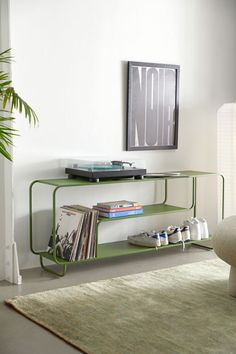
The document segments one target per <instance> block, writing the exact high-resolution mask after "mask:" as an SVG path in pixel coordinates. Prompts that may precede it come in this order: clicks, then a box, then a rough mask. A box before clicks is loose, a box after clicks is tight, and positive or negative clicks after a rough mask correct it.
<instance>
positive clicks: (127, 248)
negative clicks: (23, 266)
mask: <svg viewBox="0 0 236 354" xmlns="http://www.w3.org/2000/svg"><path fill="white" fill-rule="evenodd" d="M179 172H180V175H178V176H162V177H157V178H144V179H130V178H123V179H119V180H105V181H100V182H90V181H88V180H86V179H82V178H75V179H69V178H63V179H40V180H35V181H33V182H32V183H31V184H30V188H29V236H30V249H31V251H32V252H33V253H34V254H36V255H39V257H40V264H41V267H42V268H43V269H44V270H45V271H47V272H50V273H53V274H56V275H58V276H63V275H64V274H65V272H66V270H67V266H68V265H69V264H73V263H78V262H87V261H91V260H92V259H89V260H83V261H76V262H69V261H66V260H64V259H61V258H59V257H57V256H56V248H55V244H56V240H55V238H56V237H55V228H56V225H55V224H56V208H57V192H58V190H59V189H61V188H81V187H91V188H92V187H93V186H95V185H96V186H97V185H102V186H105V185H107V184H127V185H128V184H130V183H131V184H133V183H137V184H142V183H151V182H152V183H164V186H165V188H164V196H163V201H162V202H161V203H158V204H151V205H145V206H144V213H143V214H141V215H135V216H125V217H119V218H115V219H109V218H99V219H98V222H97V226H96V237H97V247H96V257H95V258H94V259H102V258H107V257H115V256H122V255H128V254H134V253H140V252H149V251H152V252H153V251H155V249H154V248H148V247H140V246H134V245H131V244H129V243H128V242H127V241H119V242H112V243H105V244H99V240H98V237H99V235H98V229H99V225H100V224H101V223H105V222H114V223H117V222H121V220H123V219H132V218H141V217H148V216H154V215H162V214H169V213H176V212H184V211H188V210H192V211H193V216H196V215H197V211H196V208H197V205H196V204H197V203H196V196H197V180H198V178H200V177H207V176H210V175H215V176H218V177H220V178H221V179H222V189H221V193H222V196H221V200H222V205H221V212H222V219H223V218H224V189H225V181H224V177H223V175H217V174H216V173H212V172H201V171H188V170H187V171H179ZM176 178H178V179H179V178H181V179H182V178H183V179H191V180H192V197H191V201H190V203H189V206H186V207H180V206H176V205H169V204H167V203H166V202H167V197H168V181H169V180H173V179H176ZM36 184H43V185H48V186H51V187H52V190H51V198H52V217H53V226H52V235H53V245H54V250H53V254H49V253H48V252H46V251H39V250H36V249H35V247H34V237H33V230H34V227H33V226H34V225H33V212H34V208H33V187H34V186H35V185H36ZM201 242H202V246H204V241H190V242H188V244H191V243H193V244H197V245H199V246H201ZM178 246H181V244H169V245H167V246H161V247H160V248H158V250H161V249H165V248H170V247H178ZM44 259H48V260H50V261H52V262H53V263H55V264H58V265H60V266H61V268H62V269H61V271H56V270H54V269H52V268H51V267H49V266H46V265H45V264H44V263H43V260H44Z"/></svg>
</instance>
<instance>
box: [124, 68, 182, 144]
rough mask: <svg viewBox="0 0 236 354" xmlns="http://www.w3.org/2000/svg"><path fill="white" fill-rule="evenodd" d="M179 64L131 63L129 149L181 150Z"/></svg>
mask: <svg viewBox="0 0 236 354" xmlns="http://www.w3.org/2000/svg"><path fill="white" fill-rule="evenodd" d="M179 71H180V67H179V65H170V64H153V63H140V62H128V117H127V134H126V137H127V141H126V150H157V149H177V146H178V116H179Z"/></svg>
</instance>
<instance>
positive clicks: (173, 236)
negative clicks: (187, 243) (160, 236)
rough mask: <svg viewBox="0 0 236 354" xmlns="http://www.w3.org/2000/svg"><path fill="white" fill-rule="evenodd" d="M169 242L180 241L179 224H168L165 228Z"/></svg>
mask: <svg viewBox="0 0 236 354" xmlns="http://www.w3.org/2000/svg"><path fill="white" fill-rule="evenodd" d="M166 232H167V234H168V240H169V243H179V242H182V235H181V231H180V228H179V226H169V227H167V230H166Z"/></svg>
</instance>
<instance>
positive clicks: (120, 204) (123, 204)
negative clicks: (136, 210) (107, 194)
mask: <svg viewBox="0 0 236 354" xmlns="http://www.w3.org/2000/svg"><path fill="white" fill-rule="evenodd" d="M96 206H97V207H101V208H103V209H119V208H130V207H134V206H140V204H139V203H137V202H132V201H129V200H115V201H112V202H102V203H97V205H96Z"/></svg>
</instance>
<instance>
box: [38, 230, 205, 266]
mask: <svg viewBox="0 0 236 354" xmlns="http://www.w3.org/2000/svg"><path fill="white" fill-rule="evenodd" d="M210 240H211V236H210V237H209V239H205V240H200V241H195V240H192V241H188V242H185V246H188V245H191V244H196V245H202V246H204V243H207V242H209V241H210ZM173 247H183V245H182V243H175V244H169V245H166V246H161V247H158V248H154V247H143V246H136V245H131V244H130V243H129V242H128V241H127V240H124V241H118V242H109V243H102V244H99V245H98V246H97V256H96V257H95V258H90V259H86V260H78V261H73V262H71V261H66V260H65V259H62V258H60V257H57V264H76V263H81V262H88V261H94V260H96V259H103V258H112V257H119V256H125V255H130V254H137V253H143V252H157V251H159V250H163V249H166V248H173ZM209 248H210V247H209ZM39 254H40V255H41V256H42V257H44V258H47V259H48V260H50V261H51V262H55V259H54V257H53V255H52V254H50V253H48V252H45V251H43V252H39Z"/></svg>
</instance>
